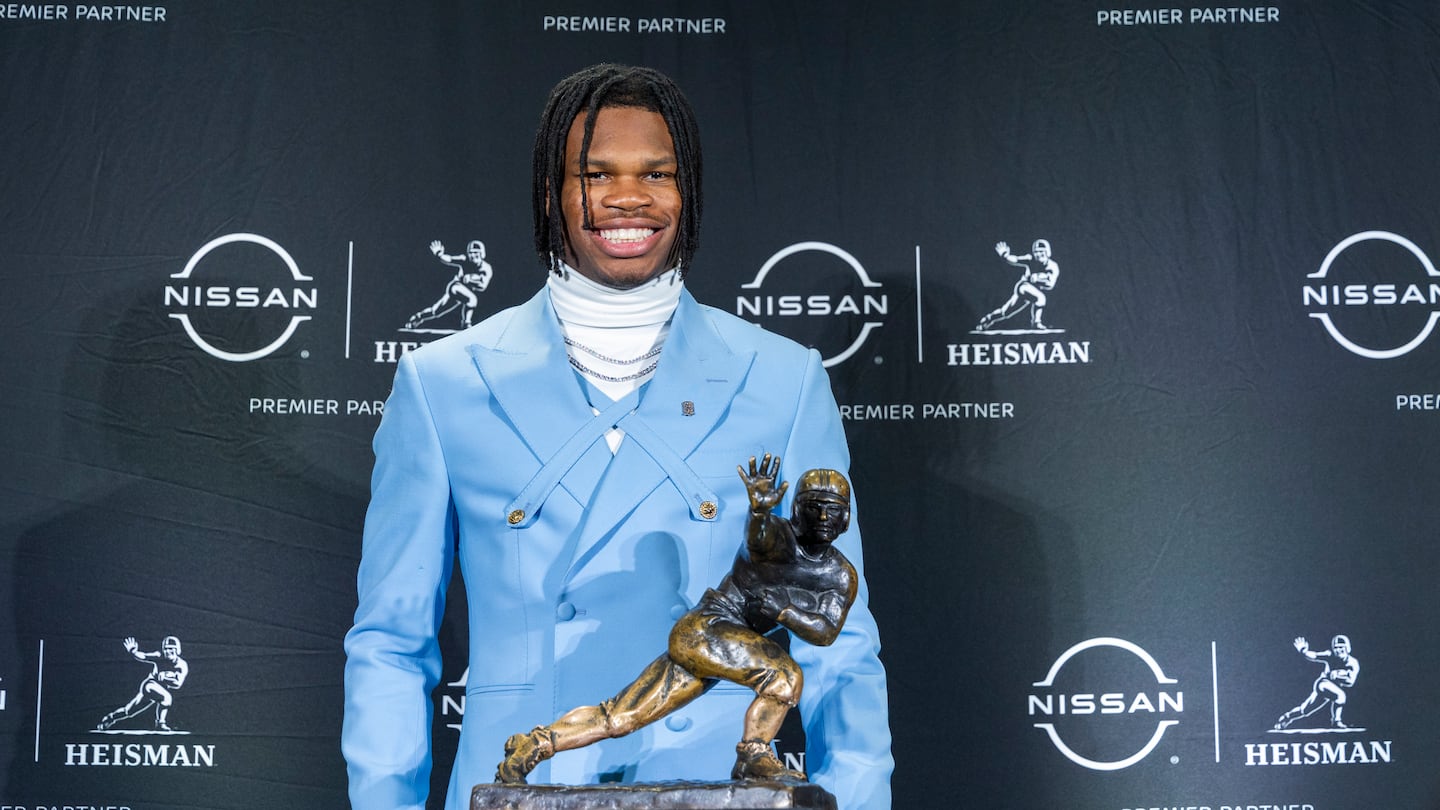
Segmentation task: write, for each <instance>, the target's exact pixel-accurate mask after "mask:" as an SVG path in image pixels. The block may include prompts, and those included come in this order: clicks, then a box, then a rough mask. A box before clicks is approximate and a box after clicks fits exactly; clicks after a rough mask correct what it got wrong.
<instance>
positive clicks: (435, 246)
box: [430, 239, 445, 256]
mask: <svg viewBox="0 0 1440 810" xmlns="http://www.w3.org/2000/svg"><path fill="white" fill-rule="evenodd" d="M430 252H431V253H434V254H435V255H436V256H443V255H444V254H445V246H444V245H442V244H440V240H439V239H436V240H435V241H433V242H431V243H430Z"/></svg>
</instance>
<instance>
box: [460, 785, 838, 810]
mask: <svg viewBox="0 0 1440 810" xmlns="http://www.w3.org/2000/svg"><path fill="white" fill-rule="evenodd" d="M470 810H836V808H835V797H834V796H831V795H830V793H829V792H827V791H826V790H825V789H824V788H822V787H820V786H819V785H812V784H810V783H808V782H764V781H752V780H745V781H739V782H652V783H644V784H634V785H476V786H475V789H474V790H472V791H471V792H470Z"/></svg>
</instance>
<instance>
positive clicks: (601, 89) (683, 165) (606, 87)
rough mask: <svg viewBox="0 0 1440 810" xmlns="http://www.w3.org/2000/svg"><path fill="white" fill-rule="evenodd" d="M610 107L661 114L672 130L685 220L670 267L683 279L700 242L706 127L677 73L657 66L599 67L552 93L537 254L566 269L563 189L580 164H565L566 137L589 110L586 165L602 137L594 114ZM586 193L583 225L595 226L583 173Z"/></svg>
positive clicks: (544, 128)
mask: <svg viewBox="0 0 1440 810" xmlns="http://www.w3.org/2000/svg"><path fill="white" fill-rule="evenodd" d="M606 107H637V108H639V109H643V110H649V111H650V112H654V113H659V114H660V116H661V117H662V118H664V119H665V126H666V127H667V128H668V129H669V130H670V139H671V140H672V141H673V142H674V144H675V158H676V162H677V164H678V167H677V170H676V174H675V180H676V183H677V185H678V186H679V190H680V224H679V232H678V233H677V234H676V236H675V242H674V243H673V244H672V245H671V248H670V255H669V257H667V259H666V262H667V264H666V267H676V266H679V267H680V273H681V275H682V277H683V274H684V273H685V272H686V271H687V270H688V269H689V268H690V260H691V258H692V257H694V255H695V249H696V248H697V247H698V246H699V244H700V208H701V195H700V129H699V127H698V126H697V125H696V123H695V112H694V110H692V109H691V108H690V102H689V101H687V100H686V99H685V95H684V94H683V93H681V92H680V88H679V87H677V86H676V85H675V82H673V81H671V79H670V77H668V76H666V75H665V74H663V73H661V72H659V71H657V70H652V69H650V68H644V67H629V66H626V65H612V64H600V65H593V66H591V67H588V68H585V69H584V70H581V71H579V72H578V73H575V74H572V75H571V76H569V77H567V78H565V79H563V80H561V82H560V83H559V84H557V85H555V89H554V90H551V91H550V99H549V101H547V102H546V104H545V112H544V113H543V114H542V115H541V116H540V127H539V129H538V130H537V131H536V132H535V150H534V154H533V166H534V187H533V190H532V195H531V200H532V203H533V214H534V221H535V252H536V254H537V255H538V256H539V257H540V262H541V264H544V265H545V266H546V267H547V268H548V269H549V270H550V272H552V273H556V274H561V273H563V272H564V271H563V270H562V269H561V266H560V263H561V262H562V261H563V260H564V257H565V255H566V254H567V253H568V247H569V245H568V240H569V236H568V234H567V233H566V231H565V214H564V209H563V207H562V204H561V200H560V186H561V185H562V184H563V183H564V180H565V175H566V174H567V173H568V172H571V171H574V170H576V168H577V167H576V166H573V165H566V163H565V141H566V139H567V138H568V137H569V134H570V127H571V125H572V124H574V122H575V119H576V118H579V117H580V116H582V115H583V116H584V118H585V137H584V140H583V141H582V142H581V145H580V155H579V166H585V165H587V164H588V162H589V158H590V141H591V139H592V138H593V136H594V134H595V115H596V114H597V113H598V112H600V110H602V109H604V108H606ZM582 174H583V173H582ZM580 195H581V196H580V201H581V211H582V212H583V213H582V216H583V217H584V222H583V225H584V227H586V228H588V227H590V224H591V223H590V196H589V183H588V182H587V181H586V180H585V178H584V177H583V176H582V177H581V184H580ZM547 208H548V210H547Z"/></svg>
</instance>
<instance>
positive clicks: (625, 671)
mask: <svg viewBox="0 0 1440 810" xmlns="http://www.w3.org/2000/svg"><path fill="white" fill-rule="evenodd" d="M533 157H534V167H535V175H534V196H533V210H534V215H535V245H536V250H537V253H538V254H539V257H540V260H541V262H542V264H543V265H544V266H545V267H546V268H547V269H548V270H549V275H548V279H547V283H546V285H545V287H544V288H543V289H542V290H540V291H539V293H537V294H536V295H535V296H534V297H533V298H531V299H530V300H529V301H528V302H526V303H524V304H521V305H520V306H518V307H514V308H511V309H508V310H505V311H503V312H500V313H497V314H496V315H494V316H492V317H490V318H488V319H486V320H485V321H484V322H482V323H480V324H477V325H476V326H474V327H472V328H470V329H467V330H465V331H463V332H461V333H458V334H456V335H453V336H450V337H448V338H445V339H443V340H439V341H436V342H434V343H431V344H430V345H428V346H426V347H424V348H421V349H419V350H417V351H415V352H412V353H410V354H408V355H405V356H404V357H402V359H401V361H400V364H399V367H398V369H397V372H396V377H395V384H394V388H393V390H392V392H391V395H390V398H389V400H388V401H387V402H386V406H385V416H384V418H383V420H382V422H381V424H380V428H379V430H378V432H377V433H376V436H375V455H376V461H375V472H374V476H373V479H372V497H371V503H370V509H369V511H368V513H367V516H366V524H365V539H364V551H363V556H362V560H361V564H360V573H359V607H358V608H357V610H356V614H355V626H354V628H353V629H352V630H351V631H350V633H349V634H348V635H347V636H346V641H345V647H346V652H347V656H348V657H347V662H346V674H345V678H346V709H345V728H344V733H343V740H342V746H343V748H344V752H345V757H346V760H347V762H348V764H349V769H350V795H351V801H352V803H353V805H354V806H355V807H356V808H386V810H391V809H392V808H397V807H405V808H421V807H424V806H425V801H426V796H427V793H428V787H429V783H430V774H429V772H430V717H431V704H430V692H431V690H432V689H433V688H435V686H436V685H437V684H438V683H439V680H440V665H441V659H440V651H439V645H438V642H437V638H436V637H437V633H438V631H439V626H440V621H441V618H442V616H443V614H444V598H445V593H446V588H447V585H448V583H449V580H450V576H451V572H452V570H453V567H454V565H455V564H456V563H457V562H458V564H459V566H460V570H461V572H462V574H463V576H464V580H465V585H466V594H467V596H468V599H467V602H468V614H469V628H470V646H469V650H470V652H469V669H468V677H467V681H466V682H467V688H466V699H465V717H464V722H463V727H462V731H461V736H460V743H459V748H458V751H457V753H456V761H455V766H454V769H453V771H452V773H451V778H450V784H449V790H448V794H447V800H446V806H447V807H448V808H454V809H455V810H458V809H459V808H463V807H466V806H467V798H468V794H469V790H470V788H471V787H472V786H473V785H474V784H476V783H479V782H488V781H490V779H491V775H492V774H493V770H492V769H493V767H494V762H495V760H496V758H497V756H498V755H499V753H500V751H501V748H502V745H503V744H504V742H505V740H506V737H507V736H508V735H509V734H510V733H511V732H513V731H514V730H515V729H516V728H529V727H532V726H535V725H537V724H540V723H546V722H548V721H549V720H550V719H551V718H554V717H556V716H558V715H559V714H560V712H561V711H564V710H566V709H568V708H570V707H572V706H577V705H588V704H593V703H595V701H597V700H599V699H600V698H603V697H605V696H607V695H614V694H616V693H617V692H619V691H620V690H621V689H622V688H624V687H625V686H626V685H627V684H628V683H630V680H631V677H632V676H633V675H634V673H635V672H636V671H637V670H638V669H639V668H641V667H643V666H644V665H645V663H646V662H647V661H650V660H651V659H652V658H653V657H654V655H655V651H656V650H657V649H666V648H667V639H668V637H669V633H670V629H671V626H672V625H674V624H675V621H676V619H678V618H681V617H683V616H686V615H687V614H689V613H690V612H691V611H692V610H694V609H695V608H697V606H702V603H703V600H704V599H705V598H706V590H707V588H706V586H707V585H708V584H710V583H714V582H718V581H720V580H721V579H722V577H724V576H725V575H726V574H727V573H729V572H730V569H731V566H732V564H733V563H734V561H735V559H736V554H737V552H738V551H740V550H741V549H742V548H744V547H745V545H746V536H747V531H749V529H750V527H751V525H752V524H751V522H750V521H751V517H750V516H751V512H752V510H751V495H750V492H749V490H748V489H747V488H748V487H749V486H751V484H750V483H749V482H748V481H747V480H744V479H741V480H737V478H736V476H735V472H734V470H735V463H736V461H738V460H740V459H744V458H747V457H751V456H757V457H759V456H764V455H765V454H773V455H775V456H777V457H778V456H783V457H785V458H787V459H790V460H791V461H792V462H793V463H795V464H799V465H801V467H802V469H803V468H817V469H825V470H834V471H836V476H837V480H843V478H842V477H840V476H843V471H845V470H846V469H847V467H848V464H849V453H848V451H847V449H846V446H845V437H844V433H843V430H842V427H841V423H840V418H839V413H838V410H837V408H836V406H835V401H834V397H833V396H832V394H831V392H830V386H829V382H828V379H827V378H826V376H825V372H824V370H823V368H822V367H821V364H820V357H819V355H818V354H816V353H815V352H814V351H813V350H807V349H805V348H803V347H801V346H798V345H797V344H795V343H793V342H791V341H789V340H786V339H784V338H781V337H779V336H776V335H773V334H770V333H768V332H765V331H763V330H760V329H757V328H756V327H754V326H753V325H751V324H749V323H747V322H744V321H742V320H740V319H738V318H735V317H733V316H731V315H728V314H726V313H724V312H722V311H720V310H716V309H712V308H709V307H705V306H702V305H700V304H698V303H696V301H695V300H694V299H693V298H692V297H691V296H690V295H689V294H688V293H687V292H686V291H685V285H684V283H683V282H684V277H685V274H686V273H687V272H688V271H690V269H691V268H692V263H693V259H694V255H695V250H696V246H697V244H698V235H699V225H700V210H701V197H700V177H701V159H700V145H699V135H698V130H697V127H696V124H695V119H694V115H693V113H692V111H691V109H690V106H689V104H688V102H687V101H686V100H685V98H684V96H683V95H682V94H681V93H680V91H679V89H678V88H676V87H675V85H674V83H673V82H671V81H670V80H669V79H668V78H666V77H665V76H663V75H661V74H659V73H657V72H655V71H653V70H649V69H645V68H632V67H620V66H615V65H597V66H595V67H592V68H588V69H586V70H583V71H581V72H579V73H577V74H575V75H573V76H570V77H569V78H567V79H565V80H564V81H562V82H561V83H560V84H559V85H557V86H556V87H555V89H554V90H553V91H552V93H551V96H550V99H549V102H548V104H547V105H546V109H545V112H544V114H543V115H542V117H541V122H540V127H539V131H538V132H537V134H536V139H535V150H534V156H533ZM781 494H783V491H782V493H781ZM847 495H848V485H847ZM825 500H826V499H825V498H821V497H808V496H807V497H806V498H804V499H802V503H801V504H800V506H802V507H806V508H810V507H812V506H814V504H812V502H814V503H815V504H818V503H820V502H822V501H825ZM829 500H832V501H833V500H836V499H835V498H831V499H829ZM777 502H778V498H777ZM771 505H775V504H771ZM816 509H818V510H819V511H816ZM811 512H815V513H814V514H811ZM796 514H797V518H796V519H797V520H800V521H810V522H809V523H805V524H804V525H805V526H807V527H810V528H807V529H806V531H807V532H809V533H810V534H813V535H814V537H815V538H816V539H817V542H823V543H824V544H825V545H827V546H828V544H829V543H830V542H831V541H832V540H833V543H834V546H835V548H836V549H837V550H838V551H840V552H842V553H843V556H844V558H847V559H848V560H849V561H850V563H852V564H853V566H854V569H855V572H854V578H853V588H854V594H853V597H852V598H853V605H851V606H850V607H849V613H848V617H847V618H846V620H845V622H844V628H843V630H838V632H837V633H835V634H834V635H833V637H831V636H828V635H824V634H822V635H818V636H817V635H810V638H809V640H807V637H806V636H807V632H806V631H805V625H797V626H800V627H801V628H802V629H801V631H795V630H794V629H793V627H792V628H791V632H792V633H793V635H794V637H793V639H792V640H791V643H790V653H789V655H790V657H792V658H793V659H794V661H795V662H796V663H798V665H799V666H800V667H802V668H803V672H804V680H805V689H804V691H803V693H802V694H801V695H800V698H799V709H800V713H801V718H802V720H803V722H804V724H805V727H806V736H807V751H806V760H805V765H806V770H807V771H808V775H809V777H810V779H811V780H813V781H815V782H818V783H820V784H821V785H823V786H824V787H826V788H828V789H829V790H830V791H831V792H832V793H834V794H836V796H837V798H838V799H839V800H840V804H841V807H844V808H847V809H853V810H862V809H863V810H884V808H888V807H889V803H890V791H889V778H890V771H891V768H892V764H893V763H892V760H891V756H890V732H889V727H888V720H887V712H886V697H885V673H884V670H883V668H882V667H881V665H880V661H879V658H878V650H879V639H878V633H877V631H876V628H875V621H874V618H873V617H872V616H871V614H870V611H869V608H868V606H867V604H866V589H865V584H864V579H863V564H862V555H861V550H860V538H859V534H858V532H857V531H856V530H855V529H853V528H849V522H848V519H847V520H846V521H844V524H845V525H843V526H842V525H841V521H840V520H839V515H838V512H836V513H835V514H831V513H830V512H828V511H827V508H822V507H815V508H811V509H810V511H805V509H802V510H801V511H800V512H797V513H796ZM847 518H848V515H847ZM797 525H799V524H797ZM832 534H833V535H834V536H833V537H832V536H831V535H832ZM777 605H778V603H777ZM772 607H776V606H775V605H772ZM776 609H777V611H778V610H780V609H783V605H780V606H778V607H776ZM777 624H778V625H779V626H780V627H788V626H789V625H787V624H786V623H785V622H778V623H777ZM837 629H838V628H837ZM777 632H778V629H777ZM765 638H766V639H767V640H768V639H770V638H773V636H767V637H765ZM812 642H833V643H831V644H830V646H829V647H828V648H825V649H823V650H822V649H821V644H818V643H812ZM779 675H788V673H779ZM779 675H777V677H779ZM793 677H798V676H793ZM771 680H773V679H766V680H765V682H764V683H760V682H758V681H757V684H758V685H759V686H760V687H762V688H763V690H764V693H763V694H762V690H761V689H756V688H755V686H756V684H748V683H737V684H729V683H721V684H720V685H719V686H716V687H715V688H714V689H712V690H710V691H709V692H708V693H707V694H705V695H704V696H703V697H700V698H698V699H696V700H694V701H693V702H691V703H689V704H688V705H685V706H684V707H683V709H681V710H679V711H676V712H674V713H673V714H670V715H669V716H668V717H666V718H665V720H664V722H663V723H655V724H653V725H651V726H648V727H646V728H644V729H642V730H640V731H637V732H636V733H634V734H630V735H629V736H626V737H623V738H622V739H615V740H608V739H607V740H606V741H605V742H604V743H603V744H600V745H596V746H591V747H589V748H585V749H580V750H574V751H568V752H565V753H561V754H559V755H557V756H555V757H554V758H553V759H550V760H548V761H546V762H543V763H540V765H539V767H538V768H536V770H535V773H534V777H533V778H534V779H535V780H537V781H546V782H560V783H572V784H583V783H593V782H596V781H621V782H632V781H634V782H642V781H656V780H667V779H710V780H713V779H721V778H724V776H725V775H726V774H729V773H730V772H731V769H732V767H738V761H737V760H738V758H740V757H744V756H747V752H748V755H749V756H751V758H752V759H754V760H756V761H757V762H758V761H760V760H764V761H765V762H764V763H763V764H762V765H760V766H759V767H758V769H752V770H750V771H748V772H745V771H744V769H740V770H737V773H739V774H740V775H741V776H754V775H764V772H765V771H767V770H768V771H771V772H772V773H773V774H774V775H783V774H779V773H778V772H775V770H774V768H773V766H772V765H771V764H770V760H769V759H768V758H767V755H768V754H769V751H768V746H765V748H766V749H767V750H765V751H759V750H758V749H757V750H754V751H751V750H750V749H753V748H756V746H754V745H751V746H750V747H749V748H742V749H737V748H736V746H735V737H734V735H735V732H736V729H737V727H738V726H739V725H740V723H741V719H742V718H746V717H747V716H748V715H747V712H749V711H750V710H751V709H752V708H753V706H752V704H754V703H757V702H760V703H762V706H763V709H762V713H763V714H764V717H763V718H760V721H761V722H760V723H759V724H758V725H757V726H756V727H758V728H760V730H761V731H760V733H759V734H758V735H756V736H757V739H758V738H764V737H766V735H773V733H774V732H773V729H772V725H773V724H775V723H778V718H779V717H783V714H784V711H785V710H787V709H788V708H789V707H788V704H787V695H788V694H790V693H787V692H785V690H783V689H780V688H779V685H772V684H771V683H770V681H771ZM760 697H764V698H765V701H760V700H759V698H760ZM771 698H775V699H774V700H771ZM770 704H774V705H773V706H772V705H770ZM742 745H744V743H742Z"/></svg>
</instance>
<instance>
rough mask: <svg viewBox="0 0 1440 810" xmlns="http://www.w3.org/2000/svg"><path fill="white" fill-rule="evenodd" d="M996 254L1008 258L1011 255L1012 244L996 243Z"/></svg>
mask: <svg viewBox="0 0 1440 810" xmlns="http://www.w3.org/2000/svg"><path fill="white" fill-rule="evenodd" d="M995 253H996V254H997V255H1000V256H1008V255H1010V243H1009V242H996V243H995Z"/></svg>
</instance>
